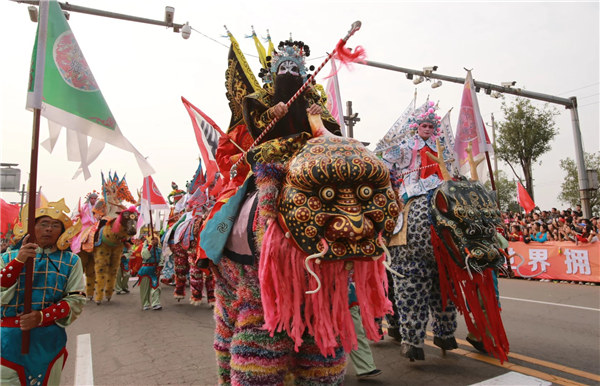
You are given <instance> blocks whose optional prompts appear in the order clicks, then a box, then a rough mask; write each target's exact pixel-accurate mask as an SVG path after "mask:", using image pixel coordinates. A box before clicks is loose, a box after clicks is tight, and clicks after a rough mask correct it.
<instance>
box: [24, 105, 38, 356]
mask: <svg viewBox="0 0 600 386" xmlns="http://www.w3.org/2000/svg"><path fill="white" fill-rule="evenodd" d="M40 118H41V110H40V109H34V110H33V134H32V139H31V161H30V164H29V191H28V192H27V195H28V202H29V205H28V207H27V209H28V211H27V234H29V239H28V240H27V241H28V242H30V243H35V242H36V239H35V206H36V193H37V189H36V184H37V169H38V167H37V164H38V150H39V141H40ZM34 262H35V258H29V259H27V262H26V263H25V299H24V304H23V314H24V315H25V314H28V313H30V312H31V298H32V291H33V269H34ZM29 341H30V332H29V331H23V333H22V335H21V354H29Z"/></svg>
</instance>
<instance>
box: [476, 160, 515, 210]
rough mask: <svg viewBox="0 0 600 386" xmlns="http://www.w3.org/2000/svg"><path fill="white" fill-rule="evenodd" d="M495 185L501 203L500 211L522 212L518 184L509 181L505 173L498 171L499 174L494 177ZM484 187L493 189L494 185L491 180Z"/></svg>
mask: <svg viewBox="0 0 600 386" xmlns="http://www.w3.org/2000/svg"><path fill="white" fill-rule="evenodd" d="M494 184H495V185H496V194H497V195H498V201H499V202H500V210H501V211H503V212H507V211H513V212H520V211H521V207H520V206H519V203H518V202H517V184H516V182H515V181H514V180H509V179H508V177H507V176H506V173H505V172H504V171H502V170H498V174H496V175H495V176H494ZM484 185H485V186H486V188H488V189H490V190H491V189H492V183H491V182H490V181H489V180H488V181H486V182H485V184H484Z"/></svg>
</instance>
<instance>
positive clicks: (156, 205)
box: [142, 176, 169, 209]
mask: <svg viewBox="0 0 600 386" xmlns="http://www.w3.org/2000/svg"><path fill="white" fill-rule="evenodd" d="M148 193H150V194H148ZM148 197H149V198H148ZM148 200H149V201H150V205H152V209H169V205H167V202H166V201H165V199H164V198H163V196H162V194H161V193H160V190H158V187H157V186H156V184H155V183H154V180H153V179H152V176H148V177H144V185H142V201H145V203H146V205H147V203H148Z"/></svg>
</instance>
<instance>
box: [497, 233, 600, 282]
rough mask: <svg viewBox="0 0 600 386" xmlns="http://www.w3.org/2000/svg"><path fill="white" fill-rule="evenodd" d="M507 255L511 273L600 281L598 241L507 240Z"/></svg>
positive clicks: (555, 278)
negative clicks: (508, 241) (583, 242)
mask: <svg viewBox="0 0 600 386" xmlns="http://www.w3.org/2000/svg"><path fill="white" fill-rule="evenodd" d="M508 255H509V256H511V259H510V263H511V267H512V269H513V271H514V273H515V276H520V277H526V278H529V277H530V278H535V279H553V280H569V281H587V282H600V243H592V244H581V243H580V244H579V245H575V243H571V242H545V243H536V242H531V243H529V244H525V243H522V242H511V243H509V247H508Z"/></svg>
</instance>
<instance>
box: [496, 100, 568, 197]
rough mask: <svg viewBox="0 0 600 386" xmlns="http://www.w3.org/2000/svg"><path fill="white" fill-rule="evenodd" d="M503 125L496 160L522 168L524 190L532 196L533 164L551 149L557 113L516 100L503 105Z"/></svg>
mask: <svg viewBox="0 0 600 386" xmlns="http://www.w3.org/2000/svg"><path fill="white" fill-rule="evenodd" d="M502 111H503V112H504V120H505V121H504V122H501V123H500V124H499V128H498V138H497V141H496V149H495V150H496V156H497V157H498V158H500V159H501V160H502V161H504V162H506V163H507V164H508V165H509V166H510V167H511V169H513V171H514V166H513V165H517V164H518V165H520V166H521V169H522V170H523V176H524V177H525V184H524V185H525V189H527V192H528V193H529V195H530V196H531V198H532V199H533V198H534V195H533V173H532V167H533V163H534V162H536V161H537V160H538V159H539V158H540V157H541V156H542V154H544V153H546V152H548V151H549V150H550V149H551V145H550V143H551V142H552V139H553V138H554V136H556V134H557V132H558V131H557V129H556V125H555V123H554V116H555V115H558V111H557V110H556V109H554V108H550V107H548V105H547V104H546V105H544V107H543V108H537V107H535V106H533V105H532V103H531V101H530V100H528V99H524V98H517V99H516V100H515V101H514V103H512V104H507V103H506V102H503V103H502Z"/></svg>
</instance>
